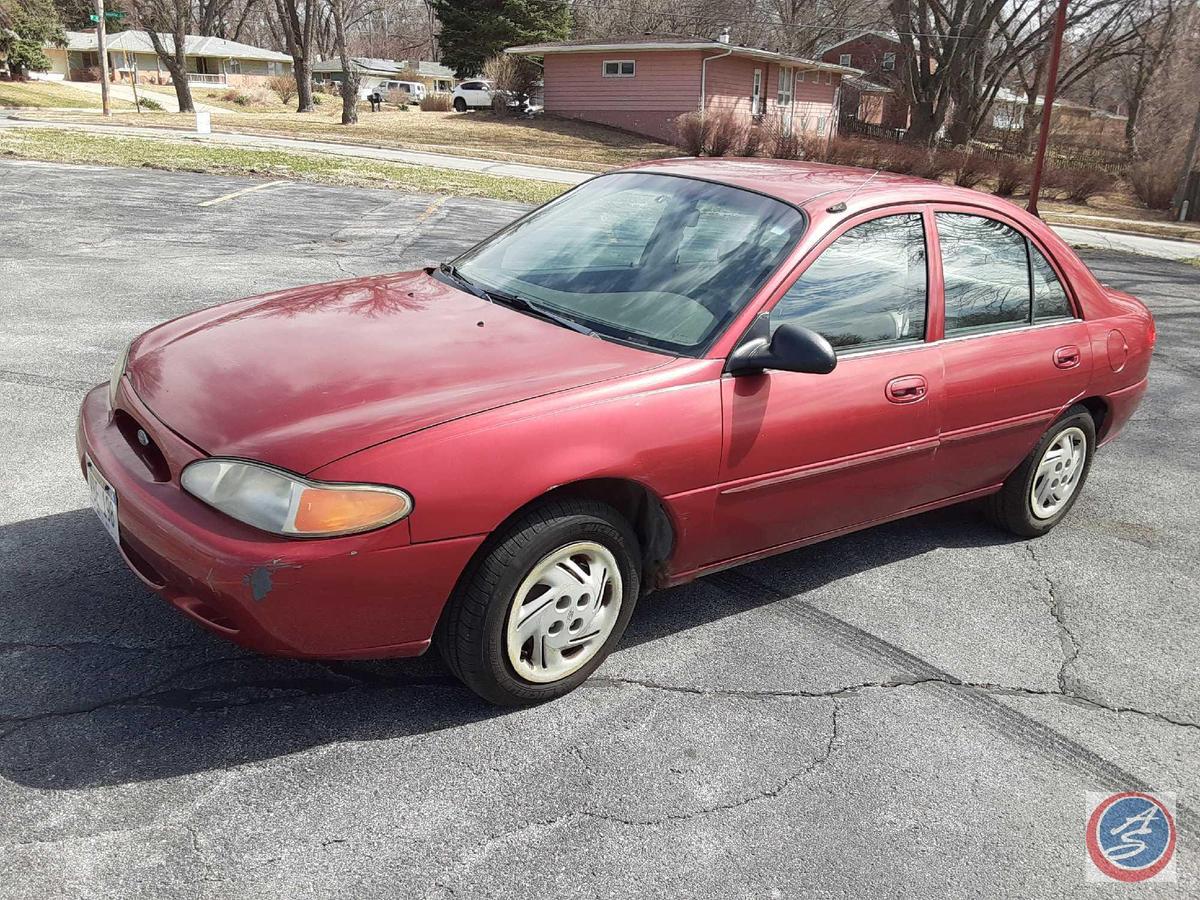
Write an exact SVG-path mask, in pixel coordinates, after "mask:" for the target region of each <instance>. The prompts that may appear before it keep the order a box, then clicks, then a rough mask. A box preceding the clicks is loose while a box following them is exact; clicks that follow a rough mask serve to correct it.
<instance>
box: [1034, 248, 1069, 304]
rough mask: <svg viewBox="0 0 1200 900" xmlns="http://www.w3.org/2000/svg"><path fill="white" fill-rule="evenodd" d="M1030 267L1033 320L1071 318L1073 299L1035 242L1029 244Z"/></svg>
mask: <svg viewBox="0 0 1200 900" xmlns="http://www.w3.org/2000/svg"><path fill="white" fill-rule="evenodd" d="M1029 268H1030V274H1031V275H1032V277H1033V320H1034V321H1035V322H1038V321H1041V320H1042V319H1062V318H1071V316H1072V315H1073V313H1072V312H1071V301H1069V300H1068V299H1067V292H1066V291H1065V290H1063V286H1062V283H1061V282H1060V281H1059V280H1058V276H1057V275H1055V274H1054V269H1053V268H1051V266H1050V263H1049V262H1047V261H1046V257H1044V256H1042V252H1041V251H1040V250H1038V248H1037V247H1035V246H1033V244H1030V245H1029Z"/></svg>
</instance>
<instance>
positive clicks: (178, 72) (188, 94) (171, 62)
mask: <svg viewBox="0 0 1200 900" xmlns="http://www.w3.org/2000/svg"><path fill="white" fill-rule="evenodd" d="M128 2H129V6H130V8H131V10H132V12H133V20H134V24H135V25H137V27H138V28H140V29H143V30H144V31H145V32H146V34H147V35H148V36H149V38H150V44H151V45H152V46H153V47H154V53H155V55H156V56H157V57H158V59H159V61H160V62H161V63H162V64H163V65H164V66H166V69H167V71H168V72H170V73H171V84H173V85H174V86H175V99H176V100H177V101H178V103H179V111H180V112H195V111H196V107H195V106H194V105H193V104H192V88H191V85H190V84H189V83H188V75H187V45H186V40H187V35H188V32H190V31H191V27H192V4H191V0H128ZM164 38H165V39H166V40H164ZM168 44H169V45H170V46H168Z"/></svg>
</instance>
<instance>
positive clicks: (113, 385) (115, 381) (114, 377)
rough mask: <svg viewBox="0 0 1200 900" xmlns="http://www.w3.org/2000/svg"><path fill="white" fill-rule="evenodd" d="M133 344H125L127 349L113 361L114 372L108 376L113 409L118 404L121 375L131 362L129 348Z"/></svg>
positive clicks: (109, 404)
mask: <svg viewBox="0 0 1200 900" xmlns="http://www.w3.org/2000/svg"><path fill="white" fill-rule="evenodd" d="M132 346H133V343H132V342H130V343H128V344H126V345H125V349H124V350H122V351H121V353H120V354H119V355H118V356H117V358H116V361H115V362H114V363H113V367H112V374H110V375H109V376H108V408H109V409H113V408H115V407H116V405H117V388H119V387H120V386H121V376H122V375H124V374H125V366H126V365H127V364H128V362H129V348H130V347H132Z"/></svg>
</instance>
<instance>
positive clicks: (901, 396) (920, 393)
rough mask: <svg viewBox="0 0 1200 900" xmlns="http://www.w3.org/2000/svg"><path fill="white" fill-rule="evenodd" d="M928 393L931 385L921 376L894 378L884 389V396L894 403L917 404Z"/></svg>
mask: <svg viewBox="0 0 1200 900" xmlns="http://www.w3.org/2000/svg"><path fill="white" fill-rule="evenodd" d="M928 392H929V385H928V384H926V382H925V379H924V377H922V376H920V375H901V376H900V377H899V378H893V379H892V380H891V381H889V382H888V383H887V387H885V388H884V389H883V393H884V396H886V397H887V398H888V399H889V400H891V401H892V402H893V403H916V402H917V401H918V400H921V399H922V398H924V396H925V394H927V393H928Z"/></svg>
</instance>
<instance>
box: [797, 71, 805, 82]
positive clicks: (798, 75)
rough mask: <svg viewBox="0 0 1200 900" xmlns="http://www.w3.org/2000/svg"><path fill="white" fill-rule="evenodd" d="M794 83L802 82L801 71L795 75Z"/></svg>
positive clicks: (802, 73) (802, 72)
mask: <svg viewBox="0 0 1200 900" xmlns="http://www.w3.org/2000/svg"><path fill="white" fill-rule="evenodd" d="M796 81H797V83H800V82H803V81H804V71H803V70H801V71H799V72H797V73H796Z"/></svg>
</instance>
